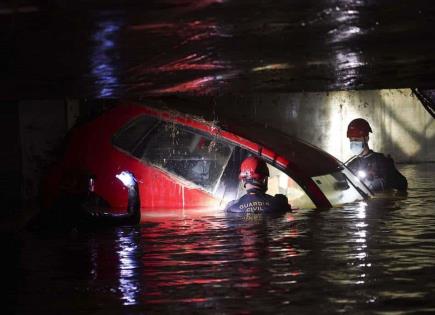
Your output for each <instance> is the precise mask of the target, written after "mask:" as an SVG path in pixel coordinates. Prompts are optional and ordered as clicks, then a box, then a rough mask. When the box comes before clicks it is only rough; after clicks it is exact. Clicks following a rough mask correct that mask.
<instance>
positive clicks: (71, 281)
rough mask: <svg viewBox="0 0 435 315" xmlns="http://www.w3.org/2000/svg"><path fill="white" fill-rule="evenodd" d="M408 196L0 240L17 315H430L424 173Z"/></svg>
mask: <svg viewBox="0 0 435 315" xmlns="http://www.w3.org/2000/svg"><path fill="white" fill-rule="evenodd" d="M400 169H401V171H402V172H403V174H404V175H405V176H407V178H408V180H409V184H410V189H409V195H408V197H407V198H402V199H400V198H395V199H390V200H386V199H375V200H371V201H369V202H367V203H357V204H351V205H348V206H346V207H344V208H339V209H331V210H327V211H315V210H300V211H298V212H297V213H293V214H288V215H285V216H280V217H275V218H273V217H251V218H245V219H241V218H226V217H222V216H221V217H206V218H203V219H195V220H193V219H176V220H171V221H168V222H161V223H149V224H146V225H143V226H141V227H124V228H117V229H112V230H105V231H100V232H98V233H86V234H79V235H72V236H64V237H60V238H59V237H54V236H53V237H44V238H41V237H35V236H33V235H27V234H24V235H21V234H20V235H17V236H14V237H13V239H12V240H11V239H8V238H4V239H3V240H2V243H3V246H2V248H3V255H2V265H3V267H2V268H3V269H2V273H3V274H4V276H3V284H7V291H3V292H4V293H2V295H3V299H5V300H6V302H5V303H4V305H6V308H7V309H9V308H10V311H13V312H15V313H18V314H22V313H32V314H34V313H41V314H81V313H86V314H90V313H92V314H114V313H117V314H119V313H122V314H144V313H157V312H165V313H176V312H192V311H193V312H207V313H209V312H210V313H259V312H270V313H280V314H283V313H294V314H330V313H350V314H366V313H375V314H398V313H401V312H403V313H408V312H409V313H419V314H421V313H434V312H435V281H434V274H435V194H434V189H435V180H434V177H435V164H425V165H403V166H401V167H400Z"/></svg>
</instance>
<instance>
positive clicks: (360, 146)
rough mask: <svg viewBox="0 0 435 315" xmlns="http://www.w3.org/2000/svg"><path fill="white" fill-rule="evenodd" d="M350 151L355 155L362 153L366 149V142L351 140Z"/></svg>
mask: <svg viewBox="0 0 435 315" xmlns="http://www.w3.org/2000/svg"><path fill="white" fill-rule="evenodd" d="M350 151H352V153H353V154H354V155H360V154H361V153H362V151H364V142H363V141H351V142H350Z"/></svg>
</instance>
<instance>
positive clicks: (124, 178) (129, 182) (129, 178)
mask: <svg viewBox="0 0 435 315" xmlns="http://www.w3.org/2000/svg"><path fill="white" fill-rule="evenodd" d="M116 178H117V179H119V180H120V181H121V182H122V183H123V184H124V185H125V186H127V187H132V186H133V185H134V182H135V179H134V177H133V175H132V174H131V173H129V172H125V171H122V172H121V173H119V174H117V175H116Z"/></svg>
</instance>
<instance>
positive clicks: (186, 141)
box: [43, 103, 371, 220]
mask: <svg viewBox="0 0 435 315" xmlns="http://www.w3.org/2000/svg"><path fill="white" fill-rule="evenodd" d="M249 155H254V156H259V157H261V158H262V159H264V160H265V161H266V162H267V164H268V167H269V170H270V178H269V188H268V191H267V193H269V194H271V195H274V194H276V193H281V194H284V195H286V196H287V197H288V200H289V202H290V204H291V205H292V207H293V208H328V207H332V206H336V205H340V204H343V203H348V202H353V201H356V200H361V199H364V198H366V197H368V196H370V195H371V193H370V191H369V190H368V189H367V188H366V187H365V186H364V185H363V184H362V183H361V182H360V181H359V180H358V179H357V178H356V177H355V176H354V175H353V174H352V173H351V172H350V171H349V170H348V169H347V168H346V167H345V166H344V165H343V164H342V163H341V162H340V161H338V160H337V159H335V158H334V157H332V156H331V155H329V154H327V153H326V152H324V151H322V150H320V149H318V148H316V147H314V146H312V145H309V144H307V143H305V142H303V141H301V140H298V139H296V138H293V137H290V136H288V135H285V134H283V133H280V132H278V131H276V130H274V129H270V128H263V127H261V128H255V127H253V125H252V124H247V123H243V122H231V121H230V120H225V119H221V118H220V121H219V122H216V121H208V120H206V119H204V118H201V117H197V116H192V115H189V114H185V113H181V112H179V111H175V110H171V109H165V108H159V107H154V106H146V105H142V104H137V103H124V104H121V105H119V106H116V107H115V108H113V109H111V110H109V111H107V112H105V113H104V114H102V115H101V116H99V117H98V118H96V119H94V120H93V121H90V122H87V123H86V124H83V125H81V126H78V127H76V128H75V129H74V130H73V131H72V133H71V136H70V141H69V143H68V146H67V149H66V152H65V154H64V156H63V158H62V159H61V160H60V161H59V163H58V164H57V165H56V166H55V167H54V168H53V169H52V171H51V172H50V174H49V175H48V177H47V180H46V183H45V189H44V199H43V200H44V206H45V207H50V206H51V205H53V203H54V202H55V201H56V200H57V199H58V198H60V197H61V196H62V195H65V194H68V193H71V194H73V193H76V192H77V191H79V190H82V189H84V188H83V182H84V179H85V178H92V190H93V192H94V194H95V195H96V196H98V198H99V200H100V201H102V203H104V205H105V206H106V208H107V209H108V210H109V211H110V212H112V213H121V212H123V211H125V209H126V206H127V194H126V191H125V190H126V188H125V187H124V186H123V185H122V183H121V182H120V181H119V180H117V179H116V175H117V174H119V173H120V172H122V171H128V172H131V173H133V174H134V175H135V176H136V179H137V181H138V184H139V194H140V200H141V215H142V220H144V219H146V218H147V217H155V216H170V215H184V214H187V213H190V214H195V213H203V212H208V213H210V212H216V211H221V210H222V209H223V208H224V207H225V205H226V204H227V202H229V201H230V200H233V199H236V198H238V197H239V196H240V195H241V194H243V193H244V190H243V187H241V185H240V184H239V180H238V174H239V167H240V164H241V162H242V161H243V159H244V158H246V157H247V156H249Z"/></svg>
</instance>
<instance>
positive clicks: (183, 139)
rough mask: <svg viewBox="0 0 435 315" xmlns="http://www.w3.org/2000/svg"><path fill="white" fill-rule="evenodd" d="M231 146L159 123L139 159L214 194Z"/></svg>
mask: <svg viewBox="0 0 435 315" xmlns="http://www.w3.org/2000/svg"><path fill="white" fill-rule="evenodd" d="M232 150H233V146H232V145H230V144H227V143H225V142H221V141H218V140H217V139H215V138H214V137H212V136H209V135H206V134H202V133H200V132H196V131H194V130H192V129H190V128H187V127H183V126H180V125H177V124H174V123H168V122H164V123H162V124H161V125H160V126H159V127H158V128H157V129H156V130H154V131H153V133H152V134H151V135H150V137H149V139H148V140H147V141H146V144H145V148H144V150H143V153H142V156H141V158H142V159H143V160H144V161H147V162H149V163H151V164H153V165H155V166H157V167H161V168H162V169H164V170H167V171H169V172H171V173H173V174H175V175H177V176H180V177H182V178H183V179H186V180H188V181H190V182H192V183H194V184H196V185H199V186H201V187H203V188H204V189H205V190H207V191H210V192H212V193H213V192H214V190H215V188H216V184H217V183H218V182H219V179H220V177H221V176H222V173H223V171H224V169H225V166H226V164H227V163H228V159H229V158H230V156H231V153H232Z"/></svg>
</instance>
